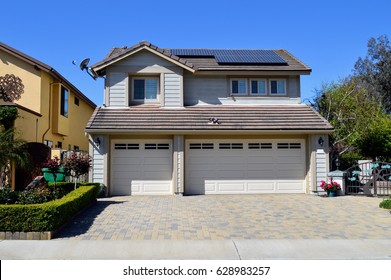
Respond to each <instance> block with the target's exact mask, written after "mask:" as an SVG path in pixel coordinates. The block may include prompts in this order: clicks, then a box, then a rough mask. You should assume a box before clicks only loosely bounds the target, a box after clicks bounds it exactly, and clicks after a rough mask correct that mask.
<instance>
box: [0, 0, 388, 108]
mask: <svg viewBox="0 0 391 280" xmlns="http://www.w3.org/2000/svg"><path fill="white" fill-rule="evenodd" d="M390 10H391V1H389V0H372V1H360V0H357V1H350V0H346V1H344V0H339V1H337V0H329V1H314V0H312V1H310V0H296V1H292V0H290V1H288V0H279V1H262V0H258V1H256V0H241V1H233V0H225V1H223V0H222V1H220V0H217V1H213V0H208V1H205V0H197V1H186V0H181V1H180V0H171V1H154V0H149V1H131V0H129V1H124V0H116V1H100V0H97V1H89V0H87V1H83V0H79V1H74V0H68V1H52V0H51V1H47V0H43V1H27V0H26V1H19V0H14V1H3V3H2V4H1V11H2V12H1V14H2V15H1V22H2V28H1V30H0V41H1V42H3V43H5V44H8V45H10V46H11V47H13V48H16V49H18V50H19V51H22V52H24V53H26V54H28V55H30V56H32V57H34V58H36V59H38V60H40V61H42V62H44V63H46V64H49V65H50V66H52V67H53V68H55V69H56V70H57V71H58V72H60V73H61V74H62V75H63V76H65V77H66V78H67V79H68V80H69V81H70V82H72V83H73V84H74V85H75V86H76V87H77V88H79V89H80V90H81V91H82V92H83V93H84V94H86V95H87V96H88V97H89V98H90V99H91V100H93V101H94V102H95V103H97V104H98V105H100V104H102V103H103V81H102V80H101V79H99V80H97V81H94V80H92V79H91V78H90V77H89V76H88V75H87V74H86V73H83V72H81V71H80V70H79V68H78V67H76V66H74V65H73V64H72V61H73V60H76V61H77V64H78V63H80V61H81V60H82V59H83V58H86V57H89V58H91V64H92V63H95V62H97V61H100V60H101V59H103V58H104V57H105V55H106V53H107V52H108V51H109V50H110V49H111V48H112V47H114V46H131V45H134V44H136V43H138V42H139V41H142V40H147V41H149V42H151V43H153V44H155V45H157V46H159V47H162V48H238V49H246V48H249V49H280V48H283V49H287V50H288V51H290V52H291V53H292V54H293V55H295V56H296V57H298V58H299V59H300V60H302V61H303V62H304V63H306V64H307V65H309V66H310V67H311V68H312V69H313V71H312V73H311V75H310V76H304V77H303V78H302V83H301V85H302V98H303V99H306V98H311V97H313V96H314V94H315V93H314V90H315V89H316V88H318V89H319V88H320V87H321V85H322V83H324V82H331V81H337V80H338V79H339V78H341V77H346V76H347V75H349V74H351V71H352V69H353V66H354V63H355V62H356V60H357V59H358V57H359V56H365V55H366V52H367V41H368V39H369V38H370V37H379V36H380V35H383V34H385V35H388V37H389V38H390V39H391V20H390Z"/></svg>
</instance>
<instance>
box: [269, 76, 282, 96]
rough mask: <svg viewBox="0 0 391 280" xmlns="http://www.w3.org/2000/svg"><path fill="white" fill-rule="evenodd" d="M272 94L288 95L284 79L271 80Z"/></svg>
mask: <svg viewBox="0 0 391 280" xmlns="http://www.w3.org/2000/svg"><path fill="white" fill-rule="evenodd" d="M270 94H272V95H286V88H285V80H283V79H272V80H270Z"/></svg>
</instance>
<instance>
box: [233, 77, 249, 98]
mask: <svg viewBox="0 0 391 280" xmlns="http://www.w3.org/2000/svg"><path fill="white" fill-rule="evenodd" d="M231 94H235V95H246V94H247V80H246V79H231Z"/></svg>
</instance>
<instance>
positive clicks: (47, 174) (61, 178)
mask: <svg viewBox="0 0 391 280" xmlns="http://www.w3.org/2000/svg"><path fill="white" fill-rule="evenodd" d="M42 173H43V177H44V178H45V180H46V181H48V182H54V176H53V173H52V172H51V171H50V169H49V168H42ZM56 182H65V172H64V168H62V167H60V169H59V170H58V171H57V172H56Z"/></svg>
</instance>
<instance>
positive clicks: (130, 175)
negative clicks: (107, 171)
mask: <svg viewBox="0 0 391 280" xmlns="http://www.w3.org/2000/svg"><path fill="white" fill-rule="evenodd" d="M140 174H141V173H140V172H125V171H122V172H121V171H116V172H113V175H114V177H115V178H116V179H118V180H132V179H133V180H134V179H140V178H141V176H140Z"/></svg>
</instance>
